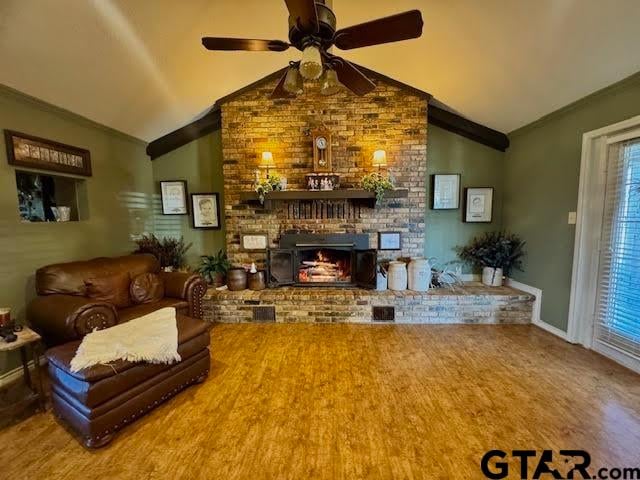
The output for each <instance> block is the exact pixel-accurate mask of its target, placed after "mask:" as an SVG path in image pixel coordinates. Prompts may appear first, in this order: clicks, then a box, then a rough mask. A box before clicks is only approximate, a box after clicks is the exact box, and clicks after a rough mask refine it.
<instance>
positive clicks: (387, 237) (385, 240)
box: [378, 232, 402, 250]
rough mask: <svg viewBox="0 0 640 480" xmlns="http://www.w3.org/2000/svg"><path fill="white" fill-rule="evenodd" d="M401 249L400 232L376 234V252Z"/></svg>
mask: <svg viewBox="0 0 640 480" xmlns="http://www.w3.org/2000/svg"><path fill="white" fill-rule="evenodd" d="M400 249H402V237H401V234H400V232H378V250H400Z"/></svg>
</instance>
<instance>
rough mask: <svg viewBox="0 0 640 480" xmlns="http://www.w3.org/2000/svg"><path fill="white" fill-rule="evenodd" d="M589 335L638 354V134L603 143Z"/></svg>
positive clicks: (634, 354) (639, 347) (632, 354)
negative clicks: (600, 215) (597, 258)
mask: <svg viewBox="0 0 640 480" xmlns="http://www.w3.org/2000/svg"><path fill="white" fill-rule="evenodd" d="M598 280H599V286H598V298H597V308H596V312H595V315H596V325H595V330H594V340H596V341H597V342H602V343H604V344H605V345H607V346H609V347H612V348H614V349H616V350H619V351H621V352H623V353H626V354H628V355H631V356H633V357H635V358H639V359H640V139H638V138H636V139H634V140H630V141H624V142H620V143H616V144H613V145H611V146H610V147H609V152H608V156H607V175H606V190H605V204H604V215H603V222H602V235H601V244H600V265H599V279H598Z"/></svg>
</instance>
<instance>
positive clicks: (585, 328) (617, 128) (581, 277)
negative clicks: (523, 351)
mask: <svg viewBox="0 0 640 480" xmlns="http://www.w3.org/2000/svg"><path fill="white" fill-rule="evenodd" d="M639 128H640V115H638V116H635V117H632V118H629V119H628V120H624V121H622V122H618V123H615V124H613V125H609V126H607V127H603V128H599V129H597V130H592V131H590V132H587V133H585V134H584V135H583V136H582V158H581V161H580V187H579V190H578V211H577V221H576V234H575V243H574V253H573V269H572V275H571V299H570V302H569V319H568V325H567V339H568V341H570V342H572V343H579V344H581V345H584V346H585V347H586V348H593V349H594V350H597V351H599V352H600V353H602V354H603V355H606V356H609V357H611V358H613V359H614V360H616V361H618V362H620V363H623V364H626V365H627V366H630V367H631V368H633V369H636V368H637V366H636V365H629V358H628V357H627V356H626V355H624V356H623V355H622V354H620V352H618V351H616V350H615V349H612V348H609V347H607V348H602V347H605V346H604V345H601V344H598V345H593V326H594V311H595V306H596V297H597V288H598V285H597V280H598V268H599V260H600V232H601V230H602V217H603V213H604V195H605V182H606V167H607V147H608V145H609V144H611V143H614V142H617V141H622V140H624V138H625V137H626V135H627V134H629V133H631V132H634V131H635V130H636V129H639ZM622 357H624V358H622Z"/></svg>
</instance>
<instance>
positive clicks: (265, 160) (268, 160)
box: [260, 152, 276, 178]
mask: <svg viewBox="0 0 640 480" xmlns="http://www.w3.org/2000/svg"><path fill="white" fill-rule="evenodd" d="M275 166H276V164H275V162H274V161H273V153H271V152H262V163H261V164H260V168H266V169H267V178H269V169H271V168H275Z"/></svg>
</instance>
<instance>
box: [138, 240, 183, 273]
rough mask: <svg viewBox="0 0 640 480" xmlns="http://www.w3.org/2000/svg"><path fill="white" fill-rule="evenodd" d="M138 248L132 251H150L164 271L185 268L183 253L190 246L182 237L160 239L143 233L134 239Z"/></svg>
mask: <svg viewBox="0 0 640 480" xmlns="http://www.w3.org/2000/svg"><path fill="white" fill-rule="evenodd" d="M136 245H137V246H138V248H137V249H136V250H135V251H134V252H133V253H150V254H152V255H153V256H155V257H156V258H157V259H158V262H160V266H161V267H162V269H163V270H165V271H173V270H180V269H183V268H185V266H186V263H187V262H186V260H185V255H186V253H187V251H188V250H189V249H190V248H191V243H189V244H185V243H184V238H182V237H180V238H179V239H178V238H170V237H165V238H163V239H162V240H161V239H159V238H158V237H156V236H155V235H153V234H151V235H143V236H142V237H140V238H139V239H138V240H136Z"/></svg>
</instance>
